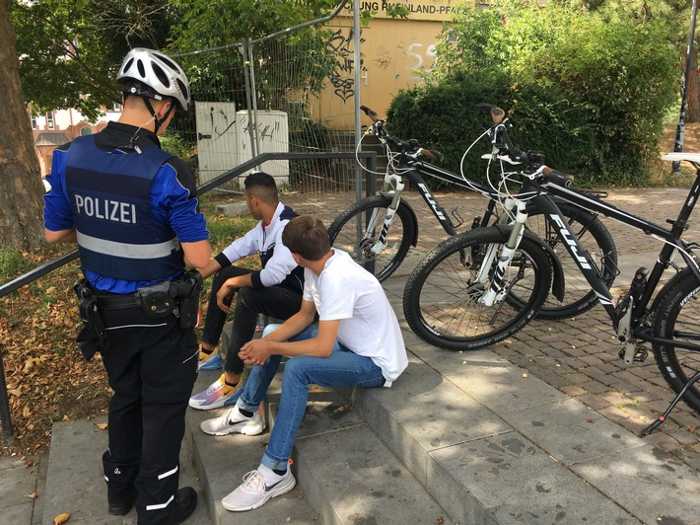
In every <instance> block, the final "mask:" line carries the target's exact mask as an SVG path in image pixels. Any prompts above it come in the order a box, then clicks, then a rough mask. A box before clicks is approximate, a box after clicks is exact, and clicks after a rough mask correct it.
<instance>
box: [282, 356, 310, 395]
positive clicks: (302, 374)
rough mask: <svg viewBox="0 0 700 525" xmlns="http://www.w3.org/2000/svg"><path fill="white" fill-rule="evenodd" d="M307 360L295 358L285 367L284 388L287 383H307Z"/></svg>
mask: <svg viewBox="0 0 700 525" xmlns="http://www.w3.org/2000/svg"><path fill="white" fill-rule="evenodd" d="M306 363H307V360H306V359H304V358H303V357H293V358H291V359H289V360H288V361H287V362H286V363H285V365H284V376H283V378H282V388H284V385H285V383H291V382H295V383H303V384H306V383H307V373H306V372H307V366H306Z"/></svg>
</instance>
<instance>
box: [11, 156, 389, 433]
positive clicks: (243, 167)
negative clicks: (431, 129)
mask: <svg viewBox="0 0 700 525" xmlns="http://www.w3.org/2000/svg"><path fill="white" fill-rule="evenodd" d="M356 157H357V158H359V159H364V160H366V161H367V167H368V170H369V171H372V172H374V171H376V162H377V154H376V153H375V152H370V151H362V152H359V153H358V154H357V156H356V155H355V153H350V152H342V153H341V152H329V153H263V154H261V155H258V156H257V157H255V158H252V159H250V160H248V161H246V162H244V163H242V164H240V165H238V166H236V167H235V168H233V169H230V170H228V171H226V172H224V173H222V174H221V175H219V176H217V177H216V178H215V179H212V180H211V181H209V182H207V183H205V184H202V185H201V186H199V187H198V188H197V195H198V196H199V195H203V194H204V193H208V192H210V191H212V190H214V189H216V188H218V187H219V186H221V185H223V184H226V183H227V182H229V181H231V180H233V179H235V178H237V177H240V176H241V175H243V174H245V173H246V172H247V171H250V170H251V169H253V168H255V167H257V166H260V165H261V164H263V163H265V162H268V161H272V160H289V161H294V160H296V161H302V160H353V161H354V160H355V159H356ZM375 191H376V179H375V177H374V175H371V174H369V173H367V174H366V176H365V193H366V194H367V195H368V196H369V195H373V194H374V193H375ZM77 258H78V250H74V251H72V252H70V253H68V254H66V255H63V256H62V257H59V258H57V259H54V260H51V261H48V262H45V263H43V264H40V265H39V266H37V267H36V268H34V269H33V270H30V271H28V272H27V273H25V274H22V275H20V276H19V277H17V278H15V279H13V280H11V281H10V282H8V283H5V284H3V285H0V298H3V297H5V296H6V295H9V294H11V293H12V292H15V291H17V290H19V289H20V288H22V287H23V286H26V285H28V284H30V283H32V282H34V281H36V280H37V279H40V278H41V277H43V276H44V275H47V274H49V273H51V272H52V271H54V270H57V269H58V268H61V267H63V266H65V265H66V264H68V263H70V262H71V261H74V260H76V259H77ZM13 436H14V429H13V426H12V415H11V413H10V402H9V398H8V395H7V382H6V381H5V369H4V365H3V359H2V354H0V437H2V439H3V441H4V442H5V443H7V444H9V443H10V442H11V441H12V438H13Z"/></svg>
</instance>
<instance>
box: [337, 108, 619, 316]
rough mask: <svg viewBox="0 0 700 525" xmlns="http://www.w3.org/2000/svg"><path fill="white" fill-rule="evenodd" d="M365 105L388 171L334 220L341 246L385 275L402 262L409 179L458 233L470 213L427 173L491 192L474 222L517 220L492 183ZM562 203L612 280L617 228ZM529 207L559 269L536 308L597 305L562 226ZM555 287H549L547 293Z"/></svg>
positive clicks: (563, 312)
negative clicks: (393, 131) (404, 134)
mask: <svg viewBox="0 0 700 525" xmlns="http://www.w3.org/2000/svg"><path fill="white" fill-rule="evenodd" d="M362 109H363V111H364V112H365V114H367V115H368V116H369V117H370V118H371V119H372V121H373V124H372V126H371V127H370V128H369V129H368V132H367V133H368V134H373V135H374V136H376V137H377V138H378V139H379V141H380V142H381V143H382V144H383V145H384V146H385V147H386V149H387V152H388V156H389V165H388V167H387V172H386V174H385V177H384V188H383V190H382V191H381V192H380V193H378V194H377V195H374V196H372V197H368V198H366V199H363V200H361V201H359V202H357V203H356V204H354V205H353V206H352V207H351V208H349V209H348V210H346V211H344V212H343V213H341V214H340V215H339V216H338V217H337V218H336V219H335V220H334V221H333V223H332V224H331V226H330V227H329V236H330V238H331V242H332V243H333V244H334V245H335V246H337V247H339V248H342V249H344V250H345V251H347V252H349V253H351V254H353V258H354V259H355V260H356V261H357V262H359V263H360V264H362V265H364V266H365V267H367V266H368V264H367V263H373V265H374V273H375V275H376V276H377V278H378V279H379V280H380V281H383V280H385V279H387V278H388V277H389V276H390V275H391V274H393V273H394V272H395V271H396V270H397V269H398V267H399V266H400V265H401V263H402V262H403V260H404V259H405V257H406V255H407V254H408V251H409V250H410V248H411V246H416V244H417V242H418V219H417V217H416V213H415V211H414V210H413V209H412V208H411V206H410V205H409V204H408V202H407V201H406V200H405V199H404V198H402V193H403V191H404V190H405V181H406V180H408V181H410V183H411V184H412V186H413V187H415V188H416V190H417V191H418V193H419V194H420V195H421V197H422V198H423V200H424V201H425V202H426V204H427V205H428V207H429V208H430V210H431V212H432V214H433V216H434V217H435V219H436V220H437V221H438V223H439V224H440V225H441V226H442V228H443V230H444V231H445V233H446V234H447V235H449V236H455V235H457V228H459V227H460V226H461V225H462V224H463V222H464V221H463V220H462V219H461V217H460V216H459V214H457V212H456V210H455V211H453V212H452V214H448V213H447V211H446V210H445V209H444V208H443V207H442V206H441V205H440V203H439V202H438V199H437V198H436V197H435V195H434V194H433V193H432V192H431V191H430V189H429V188H428V185H427V184H426V182H425V178H424V177H431V178H434V179H438V180H441V181H443V182H448V183H449V184H452V185H454V186H457V187H459V188H461V189H465V190H469V191H471V192H477V193H479V194H481V195H483V196H484V197H486V198H487V199H488V204H487V206H486V208H485V210H484V212H483V214H482V215H481V216H480V217H476V218H474V220H473V222H472V228H474V227H483V226H487V225H489V224H492V223H494V222H499V221H505V222H506V223H507V222H508V221H509V220H511V218H510V216H509V213H510V212H509V211H508V210H505V211H504V212H503V213H500V214H499V212H500V211H501V209H500V208H501V207H500V206H499V205H498V199H497V192H496V191H495V190H494V188H491V187H488V186H486V185H484V184H481V183H479V182H477V181H473V180H470V179H468V178H466V177H460V176H458V175H456V174H454V173H451V172H449V171H447V170H444V169H442V168H440V167H438V166H436V165H434V164H431V163H429V162H427V160H429V159H436V158H437V157H438V156H439V153H437V152H434V151H431V150H429V149H427V148H423V147H421V145H420V144H419V143H418V142H417V141H415V140H410V141H403V140H400V139H398V138H396V137H392V136H391V135H389V133H388V132H387V130H386V128H385V126H384V121H383V120H381V119H379V118H378V117H377V115H376V113H375V112H374V111H372V110H371V109H369V108H368V107H366V106H362ZM358 148H359V145H358ZM358 162H359V160H358ZM587 194H588V195H590V196H591V198H599V194H596V193H594V192H589V193H587ZM559 205H560V209H561V211H562V215H563V216H564V217H565V221H566V223H567V225H568V226H569V228H570V230H571V231H572V232H574V235H575V236H576V238H577V239H578V241H579V243H581V244H583V245H584V246H586V248H587V249H588V250H589V251H590V252H591V253H592V254H594V257H595V258H596V260H597V262H598V264H600V267H601V271H602V273H603V275H604V276H605V277H604V279H605V282H606V284H608V285H612V283H613V281H614V279H615V276H616V275H617V249H616V247H615V243H614V241H613V238H612V236H611V235H610V233H609V232H608V230H607V229H606V228H605V226H604V225H603V223H602V222H601V221H600V220H599V219H598V218H597V217H596V216H595V215H593V214H591V213H589V212H588V211H585V210H583V209H581V208H578V207H576V206H571V205H569V204H567V203H566V202H560V203H559ZM528 214H529V216H531V217H532V220H531V221H530V223H529V230H530V231H531V232H534V233H535V234H537V235H538V236H539V237H540V238H542V239H544V242H545V244H546V246H547V253H548V256H549V257H550V258H551V259H552V261H551V268H552V270H553V277H552V281H551V287H550V285H549V284H547V286H546V289H544V288H543V293H545V296H546V298H545V302H544V303H543V304H542V306H541V307H540V309H539V311H538V312H537V315H538V316H539V317H542V318H546V319H563V318H570V317H573V316H575V315H577V314H580V313H582V312H585V311H587V310H589V309H590V308H592V307H593V306H595V304H596V301H597V299H596V295H595V293H594V292H593V291H592V290H591V289H590V287H589V286H588V283H587V282H586V281H585V279H583V278H581V276H580V275H579V274H578V272H577V269H576V265H575V263H574V261H573V260H572V259H571V258H570V257H569V255H568V253H567V252H566V250H565V249H564V248H563V246H562V244H561V241H560V240H559V237H558V236H557V232H556V230H555V229H554V228H552V226H551V222H550V221H547V220H545V219H544V215H543V211H542V210H540V209H538V208H537V206H532V205H529V206H528ZM453 219H454V221H455V222H456V223H455V222H453ZM358 221H359V222H361V223H363V224H364V225H363V226H360V228H361V230H362V231H361V236H360V237H361V240H360V242H359V244H358V242H357V227H358ZM550 288H551V289H552V294H551V295H549V294H548V293H546V292H548V291H549V290H550Z"/></svg>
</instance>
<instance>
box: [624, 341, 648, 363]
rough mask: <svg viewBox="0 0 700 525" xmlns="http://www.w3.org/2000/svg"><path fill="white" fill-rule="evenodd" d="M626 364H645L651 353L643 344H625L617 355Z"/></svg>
mask: <svg viewBox="0 0 700 525" xmlns="http://www.w3.org/2000/svg"><path fill="white" fill-rule="evenodd" d="M617 355H618V356H620V359H622V360H623V361H624V362H625V364H628V365H631V364H632V363H643V362H644V361H646V360H647V357H649V351H648V350H647V349H646V348H644V347H643V346H642V344H641V343H638V342H636V341H630V342H627V343H625V344H624V345H623V346H622V348H620V351H619V352H618V353H617Z"/></svg>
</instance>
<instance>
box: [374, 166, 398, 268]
mask: <svg viewBox="0 0 700 525" xmlns="http://www.w3.org/2000/svg"><path fill="white" fill-rule="evenodd" d="M390 184H391V186H392V191H393V197H392V199H391V204H389V206H388V207H387V209H386V213H385V214H384V224H383V225H382V231H381V232H380V233H379V239H377V241H376V242H375V243H374V244H373V245H372V247H371V248H370V251H371V252H372V253H373V254H374V255H379V254H380V253H382V251H383V250H384V248H386V238H387V235H389V228H390V227H391V223H392V222H394V217H395V216H396V210H398V209H399V204H401V192H402V191H403V189H404V183H403V181H402V180H401V177H397V176H392V177H391V181H390ZM377 214H378V212H377V210H376V209H375V210H374V211H373V212H372V218H371V219H370V221H369V224H368V225H367V229H366V230H365V238H368V237H369V236H370V232H371V231H372V230H374V225H375V223H376V220H377Z"/></svg>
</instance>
